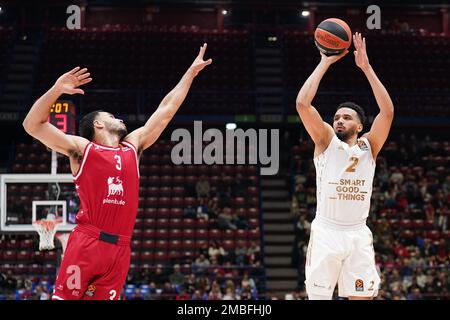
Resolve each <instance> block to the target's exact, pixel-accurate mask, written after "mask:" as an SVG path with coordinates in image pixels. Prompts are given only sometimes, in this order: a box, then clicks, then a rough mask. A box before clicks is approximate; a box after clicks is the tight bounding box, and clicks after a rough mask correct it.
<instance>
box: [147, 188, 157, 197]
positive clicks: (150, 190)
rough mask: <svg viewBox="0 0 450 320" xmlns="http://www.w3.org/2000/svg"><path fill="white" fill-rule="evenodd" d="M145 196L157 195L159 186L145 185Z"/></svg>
mask: <svg viewBox="0 0 450 320" xmlns="http://www.w3.org/2000/svg"><path fill="white" fill-rule="evenodd" d="M147 196H148V197H158V196H159V188H158V187H147Z"/></svg>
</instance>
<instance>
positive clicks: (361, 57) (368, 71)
mask: <svg viewBox="0 0 450 320" xmlns="http://www.w3.org/2000/svg"><path fill="white" fill-rule="evenodd" d="M353 43H354V44H355V48H356V50H355V52H354V54H355V62H356V65H357V66H358V67H359V68H361V70H362V71H363V72H364V74H365V75H366V77H367V80H369V83H370V86H371V88H372V91H373V94H374V96H375V100H376V101H377V104H378V107H379V108H380V112H379V113H378V115H377V116H376V117H375V120H374V121H373V123H372V127H371V128H370V131H369V132H367V133H365V134H364V135H363V137H366V138H367V140H369V142H370V146H371V147H372V156H373V158H374V159H375V158H376V156H377V155H378V153H379V152H380V150H381V148H382V147H383V144H384V143H385V141H386V139H387V137H388V135H389V130H390V129H391V125H392V120H393V119H394V104H393V103H392V100H391V97H390V96H389V93H388V92H387V90H386V88H385V87H384V85H383V84H382V83H381V81H380V79H378V77H377V75H376V74H375V71H373V69H372V67H371V65H370V64H369V58H368V57H367V51H366V39H365V38H361V34H360V33H355V35H354V36H353Z"/></svg>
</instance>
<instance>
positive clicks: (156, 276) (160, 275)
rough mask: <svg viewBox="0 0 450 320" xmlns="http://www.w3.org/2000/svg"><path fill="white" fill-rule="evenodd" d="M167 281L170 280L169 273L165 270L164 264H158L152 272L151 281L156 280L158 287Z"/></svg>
mask: <svg viewBox="0 0 450 320" xmlns="http://www.w3.org/2000/svg"><path fill="white" fill-rule="evenodd" d="M167 281H169V279H168V277H167V274H166V273H165V272H164V271H163V266H162V265H161V264H158V265H157V266H156V270H155V273H151V274H150V282H154V283H155V284H156V286H157V287H158V288H161V287H162V285H163V284H164V283H165V282H167Z"/></svg>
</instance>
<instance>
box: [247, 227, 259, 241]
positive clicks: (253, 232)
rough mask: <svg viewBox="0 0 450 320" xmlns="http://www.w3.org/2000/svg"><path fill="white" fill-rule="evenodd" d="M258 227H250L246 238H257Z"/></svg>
mask: <svg viewBox="0 0 450 320" xmlns="http://www.w3.org/2000/svg"><path fill="white" fill-rule="evenodd" d="M259 236H260V233H259V228H258V229H252V230H249V231H248V238H249V240H257V239H258V240H259Z"/></svg>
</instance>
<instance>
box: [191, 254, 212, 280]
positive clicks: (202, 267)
mask: <svg viewBox="0 0 450 320" xmlns="http://www.w3.org/2000/svg"><path fill="white" fill-rule="evenodd" d="M208 267H209V260H208V259H206V257H205V255H204V254H200V256H199V257H198V258H197V259H195V261H194V263H193V264H192V271H193V272H194V273H195V275H196V276H200V275H203V274H206V273H207V271H208Z"/></svg>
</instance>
